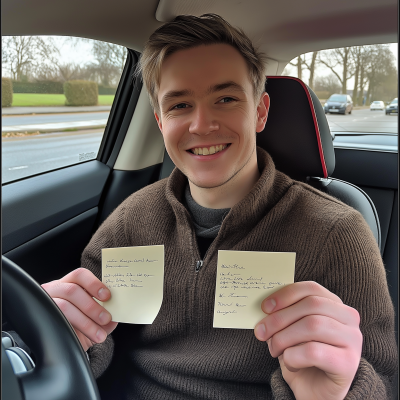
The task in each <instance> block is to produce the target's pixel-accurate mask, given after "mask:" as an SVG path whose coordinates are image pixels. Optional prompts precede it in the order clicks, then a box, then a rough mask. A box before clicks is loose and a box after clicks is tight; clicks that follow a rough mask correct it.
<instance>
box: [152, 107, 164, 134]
mask: <svg viewBox="0 0 400 400" xmlns="http://www.w3.org/2000/svg"><path fill="white" fill-rule="evenodd" d="M154 116H155V117H156V121H157V125H158V128H159V129H160V131H161V133H163V131H162V122H161V118H160V117H159V116H158V114H157V112H156V111H154Z"/></svg>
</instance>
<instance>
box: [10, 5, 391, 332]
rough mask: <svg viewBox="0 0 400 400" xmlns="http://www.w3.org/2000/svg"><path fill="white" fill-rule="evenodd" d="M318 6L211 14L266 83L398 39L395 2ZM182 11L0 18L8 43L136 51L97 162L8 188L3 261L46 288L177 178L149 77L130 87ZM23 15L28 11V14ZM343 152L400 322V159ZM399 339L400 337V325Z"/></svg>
mask: <svg viewBox="0 0 400 400" xmlns="http://www.w3.org/2000/svg"><path fill="white" fill-rule="evenodd" d="M186 3H187V5H186ZM320 3H321V2H320V1H319V0H305V1H301V2H299V1H292V2H291V6H290V7H288V6H287V3H284V2H273V1H270V0H268V1H265V0H252V1H251V5H252V6H251V7H249V5H248V4H247V3H246V2H237V4H235V5H233V4H231V2H230V0H220V1H219V2H218V4H219V7H220V8H219V9H218V7H216V8H215V10H214V9H213V10H212V11H211V12H216V13H219V10H221V12H220V13H221V14H222V15H223V16H224V17H226V18H227V19H228V20H229V21H230V22H231V23H232V24H233V25H239V26H241V27H242V28H243V29H244V30H245V31H248V32H249V34H250V36H251V37H252V38H254V39H256V40H257V41H258V42H259V43H260V44H261V46H260V47H261V50H263V51H265V52H266V53H267V54H268V56H269V63H268V66H267V74H268V75H274V76H275V75H280V74H281V73H282V71H283V69H284V68H285V66H286V64H287V63H288V62H289V61H290V60H291V59H293V58H294V57H296V56H297V55H299V54H302V53H305V52H310V51H314V50H320V49H326V48H335V47H343V46H350V45H351V46H356V45H363V44H372V43H389V42H397V40H398V39H397V3H396V2H394V1H391V0H385V1H384V2H382V4H378V3H377V2H376V1H375V0H362V1H355V2H354V4H353V5H344V3H343V5H342V6H340V7H338V6H337V4H335V3H334V2H330V3H329V2H324V7H322V8H321V7H320ZM100 4H101V2H100ZM204 4H205V5H202V4H201V2H194V4H193V5H192V7H194V8H186V9H185V8H184V11H185V10H187V12H188V13H195V14H202V13H204V12H210V10H209V7H208V8H206V7H207V4H209V2H204ZM183 6H185V7H190V5H189V4H188V2H184V0H180V1H175V2H174V1H170V0H165V1H164V0H161V1H159V0H148V1H141V0H132V1H130V2H125V1H122V0H117V1H114V2H113V5H112V7H110V6H109V5H107V6H105V7H101V6H96V7H93V4H92V3H90V2H87V3H85V2H84V3H82V2H81V1H79V2H78V1H77V0H71V1H69V2H61V3H60V2H57V3H56V2H52V1H50V0H38V1H34V2H24V1H22V0H5V1H2V11H3V13H6V14H7V18H6V19H3V20H2V25H3V26H2V29H3V33H2V34H3V35H14V34H15V35H73V36H77V37H86V38H92V39H96V40H103V41H107V42H112V43H118V44H120V45H124V46H126V47H128V48H129V49H131V50H130V51H129V57H128V62H127V64H126V66H125V71H124V73H123V75H122V77H121V81H120V84H119V87H118V91H117V95H116V97H115V101H114V104H113V106H112V109H111V113H110V119H109V125H108V126H107V130H106V132H105V135H104V139H103V143H102V147H101V149H100V153H99V157H98V159H97V160H94V161H89V162H85V163H82V164H78V165H74V166H71V167H68V168H63V169H59V170H56V171H52V172H50V173H46V174H41V175H38V176H35V177H32V178H30V179H27V180H21V181H19V182H14V183H12V184H7V185H4V186H3V200H2V208H3V235H2V239H3V252H2V253H3V254H4V255H5V256H6V257H8V258H9V259H10V260H12V261H14V262H15V263H16V264H18V265H20V266H21V267H22V268H23V269H24V270H25V271H26V272H28V273H29V274H30V275H31V276H32V277H33V278H34V279H36V280H37V281H38V282H39V283H44V282H47V281H50V280H53V279H57V278H59V277H61V276H63V275H65V274H66V273H68V272H69V271H71V270H72V269H74V268H77V267H78V266H79V265H80V256H81V253H82V251H83V249H84V247H85V246H86V245H87V243H88V242H89V240H90V238H91V236H92V235H93V233H94V232H95V230H96V229H97V228H98V226H99V225H100V224H101V223H102V222H103V221H104V220H105V219H106V218H107V216H108V215H109V214H110V213H111V212H112V211H113V210H114V209H115V208H116V207H117V206H118V204H120V203H121V201H123V200H124V199H125V198H126V197H128V196H129V195H130V194H131V193H134V192H136V191H137V190H140V189H141V188H143V187H145V186H147V185H149V184H151V183H154V182H156V181H157V180H159V179H163V178H165V177H167V176H169V174H170V172H171V171H172V169H173V167H174V165H173V163H172V161H171V159H170V158H169V156H168V154H167V153H166V152H165V147H164V144H163V141H162V136H161V134H160V132H159V130H158V127H157V124H156V122H155V119H154V116H153V111H152V109H151V106H150V104H149V102H148V95H147V93H146V91H145V89H144V88H143V87H142V85H141V82H140V80H139V79H136V80H132V74H133V71H134V68H135V64H136V62H137V59H138V56H139V55H140V51H141V49H142V45H143V43H144V41H145V39H146V38H147V37H148V36H149V34H150V33H151V32H152V31H154V30H155V29H156V28H157V27H159V26H160V25H161V24H162V23H163V22H164V21H166V20H168V19H170V18H172V17H173V16H174V12H175V11H174V10H176V9H182V7H183ZM38 7H39V8H40V9H41V10H42V12H41V13H40V14H39V15H38V14H37V12H36V10H37V8H38ZM174 7H175V8H174ZM179 7H180V8H179ZM21 8H23V9H24V10H25V11H24V13H23V14H22V15H21V13H20V10H21ZM138 9H140V12H137V10H138ZM77 10H79V18H76V13H77ZM157 12H158V18H159V20H157V18H156V17H155V15H156V13H157ZM32 15H38V16H37V18H31V16H32ZM360 16H362V17H360ZM71 20H73V21H74V25H73V26H72V25H71ZM88 20H91V21H107V29H104V25H103V24H102V23H96V24H90V25H88V24H87V21H88ZM338 20H339V21H341V31H340V33H338V30H337V21H338ZM49 21H50V22H51V23H50V22H49ZM127 27H129V28H127ZM288 27H290V29H289V28H288ZM315 32H318V35H316V34H315ZM268 38H274V40H271V41H270V40H268ZM263 40H264V41H263ZM334 153H335V159H336V163H335V164H336V165H335V169H334V171H333V173H332V174H331V177H332V178H336V179H338V180H342V181H346V182H350V183H351V184H353V185H356V186H357V187H359V188H360V189H362V191H364V192H365V193H366V194H367V195H368V196H369V198H370V199H372V201H373V203H374V206H375V208H376V212H377V215H378V217H379V223H380V231H381V233H380V241H381V254H382V257H383V261H384V265H385V268H386V271H387V280H388V285H389V291H390V295H391V297H392V300H393V304H394V306H395V311H396V316H397V315H398V309H397V304H398V286H397V285H398V284H397V282H398V176H397V164H398V154H397V152H396V153H394V152H379V151H374V150H364V149H363V150H360V149H350V148H335V149H334ZM60 255H61V256H60ZM55 260H57V262H56V263H55ZM395 329H396V332H398V322H397V318H396V327H395ZM396 338H397V336H396Z"/></svg>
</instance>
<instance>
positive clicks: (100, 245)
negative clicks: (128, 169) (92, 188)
mask: <svg viewBox="0 0 400 400" xmlns="http://www.w3.org/2000/svg"><path fill="white" fill-rule="evenodd" d="M124 215H125V208H124V203H122V205H121V206H120V207H118V208H117V209H116V210H115V211H114V212H113V213H112V214H111V215H110V216H109V217H108V218H107V220H106V221H104V222H103V224H102V225H101V226H100V228H99V229H98V230H97V232H96V233H95V234H94V235H93V237H92V239H91V240H90V242H89V244H88V245H87V246H86V248H85V249H84V251H83V253H82V258H81V266H82V267H83V268H87V269H89V270H90V271H91V272H93V274H94V275H95V276H96V277H97V278H98V279H100V280H101V249H106V248H112V247H124V246H129V244H128V243H127V240H126V235H125V226H124ZM113 351H114V341H113V338H112V334H111V335H109V336H108V337H107V339H106V340H105V341H104V342H103V343H98V344H94V345H93V346H92V347H91V348H90V349H89V350H88V355H89V361H90V366H91V368H92V372H93V375H94V377H95V378H96V379H97V378H98V377H100V376H101V375H102V374H103V373H104V371H105V370H106V369H107V368H108V366H109V365H110V363H111V359H112V356H113Z"/></svg>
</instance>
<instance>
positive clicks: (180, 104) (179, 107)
mask: <svg viewBox="0 0 400 400" xmlns="http://www.w3.org/2000/svg"><path fill="white" fill-rule="evenodd" d="M187 107H189V106H188V105H187V104H185V103H179V104H176V105H175V106H173V107H172V108H171V110H180V109H182V108H187Z"/></svg>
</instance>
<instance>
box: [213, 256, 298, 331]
mask: <svg viewBox="0 0 400 400" xmlns="http://www.w3.org/2000/svg"><path fill="white" fill-rule="evenodd" d="M295 260H296V253H278V252H276V253H275V252H255V251H228V250H219V251H218V264H217V284H216V290H215V305H214V325H213V326H214V328H236V329H254V328H255V326H256V325H257V323H258V322H260V320H261V319H263V318H264V317H265V315H266V314H264V312H263V311H262V310H261V303H262V301H263V300H264V299H265V298H266V297H268V296H269V295H271V294H272V293H274V292H276V291H277V290H279V289H280V288H282V287H284V286H286V285H288V284H290V283H293V282H294V267H295Z"/></svg>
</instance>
